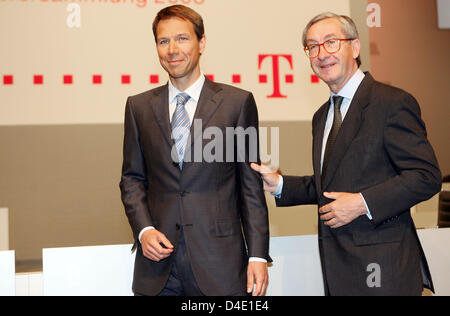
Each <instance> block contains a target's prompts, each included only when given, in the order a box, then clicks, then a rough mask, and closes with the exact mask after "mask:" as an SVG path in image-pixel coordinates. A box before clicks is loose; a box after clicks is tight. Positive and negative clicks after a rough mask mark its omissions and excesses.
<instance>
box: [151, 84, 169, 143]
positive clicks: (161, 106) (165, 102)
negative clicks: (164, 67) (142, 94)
mask: <svg viewBox="0 0 450 316" xmlns="http://www.w3.org/2000/svg"><path fill="white" fill-rule="evenodd" d="M151 106H152V109H153V113H154V114H155V118H156V121H157V123H158V125H159V127H160V128H161V131H162V134H163V135H164V138H165V139H166V141H167V143H168V144H169V145H170V146H171V147H172V146H173V145H174V142H173V139H172V128H171V126H170V119H169V84H166V85H165V86H162V87H160V88H159V89H157V90H155V92H154V98H153V99H152V100H151Z"/></svg>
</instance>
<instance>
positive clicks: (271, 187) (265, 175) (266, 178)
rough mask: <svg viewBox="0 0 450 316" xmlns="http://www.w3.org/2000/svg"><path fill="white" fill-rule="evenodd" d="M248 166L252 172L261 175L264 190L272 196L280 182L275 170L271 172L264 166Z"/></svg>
mask: <svg viewBox="0 0 450 316" xmlns="http://www.w3.org/2000/svg"><path fill="white" fill-rule="evenodd" d="M250 166H251V167H252V169H253V170H255V171H257V172H259V174H261V177H262V179H263V182H264V190H266V191H268V192H270V193H272V194H273V193H275V191H276V190H277V187H278V183H279V181H280V179H279V177H278V176H279V174H280V173H279V172H278V171H277V170H273V169H271V168H270V167H268V166H266V165H264V164H261V165H258V164H256V163H251V164H250Z"/></svg>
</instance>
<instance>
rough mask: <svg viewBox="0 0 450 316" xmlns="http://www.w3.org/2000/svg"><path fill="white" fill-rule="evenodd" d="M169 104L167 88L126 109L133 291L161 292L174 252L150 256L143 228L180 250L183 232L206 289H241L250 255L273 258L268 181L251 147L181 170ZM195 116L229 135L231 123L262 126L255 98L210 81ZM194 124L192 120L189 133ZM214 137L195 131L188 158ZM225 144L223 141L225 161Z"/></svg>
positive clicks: (124, 183) (124, 187)
mask: <svg viewBox="0 0 450 316" xmlns="http://www.w3.org/2000/svg"><path fill="white" fill-rule="evenodd" d="M168 104H169V100H168V85H165V86H162V87H159V88H156V89H153V90H150V91H147V92H145V93H142V94H139V95H137V96H133V97H130V98H128V102H127V106H126V113H125V137H124V160H123V170H122V180H121V183H120V188H121V192H122V201H123V204H124V206H125V210H126V214H127V216H128V220H129V222H130V225H131V228H132V230H133V234H134V237H135V239H136V244H137V245H138V250H137V253H136V263H135V272H134V282H133V290H134V291H135V292H138V293H140V294H146V295H155V294H158V293H159V292H160V291H161V290H162V288H163V287H164V285H165V283H166V281H167V279H168V276H169V272H170V269H171V264H172V257H173V256H171V257H169V258H167V259H165V260H163V261H161V262H159V263H156V262H153V261H151V260H148V259H147V258H145V257H144V256H143V254H142V249H141V246H140V243H139V242H138V241H137V238H138V234H139V232H140V231H141V230H142V229H143V228H144V227H147V226H155V227H156V228H157V229H158V230H159V231H161V232H162V233H164V234H165V235H166V237H167V238H168V239H169V240H170V241H171V243H172V244H173V245H174V246H175V247H176V245H177V242H178V239H179V236H180V230H181V229H182V231H183V233H184V238H185V241H186V246H187V250H188V255H189V258H190V262H191V266H192V270H193V273H194V275H195V278H196V281H197V283H198V285H199V287H200V289H201V290H202V292H203V293H204V294H206V295H227V294H230V293H233V292H242V289H245V288H246V267H247V264H248V257H249V256H250V257H260V258H266V259H268V260H269V261H270V257H269V225H268V212H267V206H266V201H265V197H264V192H263V185H262V180H261V178H260V176H259V175H258V174H257V173H256V172H254V171H253V170H252V169H251V168H250V164H249V161H248V160H249V157H248V147H246V151H245V152H244V155H245V156H246V158H245V161H246V162H212V163H209V162H206V161H205V159H204V158H205V157H203V159H202V160H201V161H200V162H185V163H184V165H183V170H182V171H180V169H179V168H178V166H177V164H176V163H174V162H173V160H172V158H171V149H172V147H173V145H174V142H173V140H172V138H171V127H170V120H169V108H168ZM194 119H202V126H203V130H204V129H206V128H207V127H210V126H214V127H218V128H219V129H220V130H221V131H222V132H223V135H224V136H225V135H226V128H227V127H233V128H236V127H242V128H244V129H246V128H248V127H255V128H256V130H257V128H258V113H257V108H256V104H255V100H254V98H253V95H252V94H251V93H249V92H247V91H244V90H240V89H237V88H234V87H231V86H227V85H223V84H218V83H213V82H211V81H210V80H209V79H206V81H205V84H204V87H203V90H202V93H201V96H200V100H199V102H198V105H197V110H196V113H195V118H194ZM193 129H194V124H192V129H191V135H193V132H194V130H193ZM194 138H195V142H194ZM231 140H232V139H231ZM229 141H230V140H229ZM209 142H211V140H209V139H202V136H201V135H195V136H194V137H192V138H191V139H190V140H189V141H188V144H187V147H186V154H185V157H187V156H189V155H191V154H192V157H194V154H195V150H194V144H197V145H198V144H200V146H201V149H203V148H204V146H205V145H207V144H208V143H209ZM236 143H237V142H235V144H234V146H236ZM226 147H227V146H226V141H224V142H223V157H224V161H225V158H226V157H227V151H226ZM232 149H235V147H232ZM191 150H192V152H194V154H193V153H192V152H191ZM257 160H258V161H259V155H258V157H257Z"/></svg>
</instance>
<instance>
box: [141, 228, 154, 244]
mask: <svg viewBox="0 0 450 316" xmlns="http://www.w3.org/2000/svg"><path fill="white" fill-rule="evenodd" d="M150 229H155V227H153V226H148V227H145V228H144V229H142V230H141V232H140V233H139V236H138V238H139V242H140V243H141V244H142V242H141V238H142V235H143V234H144V233H145V232H146V231H147V230H150Z"/></svg>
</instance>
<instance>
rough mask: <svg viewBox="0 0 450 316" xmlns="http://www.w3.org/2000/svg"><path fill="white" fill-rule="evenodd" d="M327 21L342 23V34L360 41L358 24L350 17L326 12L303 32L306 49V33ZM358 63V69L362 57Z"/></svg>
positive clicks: (358, 58)
mask: <svg viewBox="0 0 450 316" xmlns="http://www.w3.org/2000/svg"><path fill="white" fill-rule="evenodd" d="M326 19H338V20H339V22H341V26H342V33H344V35H345V36H346V37H347V38H351V39H359V33H358V29H357V28H356V24H355V22H354V21H353V20H352V19H351V18H350V17H348V16H346V15H338V14H335V13H331V12H325V13H321V14H319V15H317V16H315V17H314V18H312V20H311V21H309V23H308V24H307V25H306V27H305V29H304V30H303V38H302V40H303V47H306V45H307V43H306V33H307V32H308V31H309V29H310V28H311V26H313V25H314V24H316V23H318V22H320V21H323V20H326ZM356 63H357V64H358V67H359V66H361V56H358V57H357V58H356Z"/></svg>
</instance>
